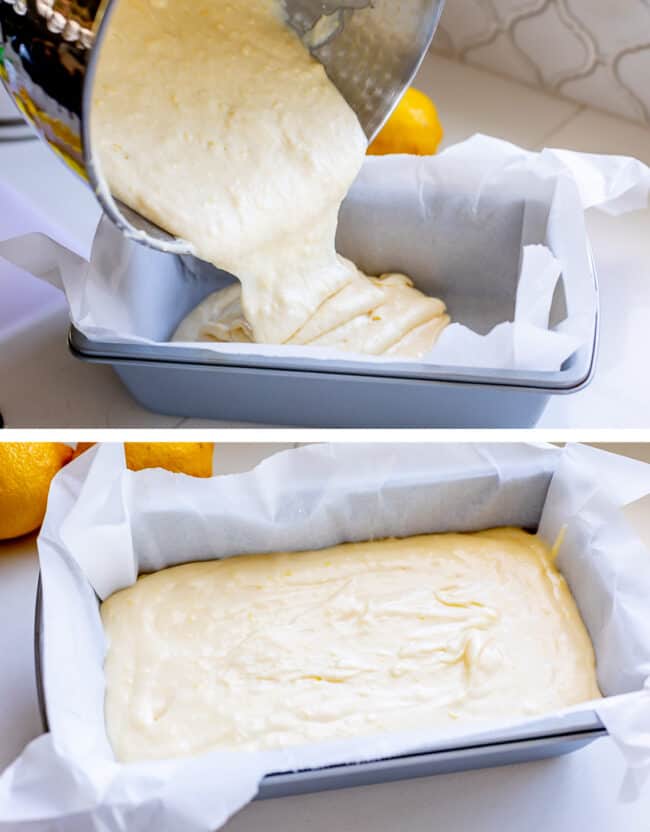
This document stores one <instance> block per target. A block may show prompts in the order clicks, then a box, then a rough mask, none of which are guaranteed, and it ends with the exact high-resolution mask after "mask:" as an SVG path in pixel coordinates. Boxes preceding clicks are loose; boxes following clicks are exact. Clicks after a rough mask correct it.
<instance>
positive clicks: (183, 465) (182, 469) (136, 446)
mask: <svg viewBox="0 0 650 832" xmlns="http://www.w3.org/2000/svg"><path fill="white" fill-rule="evenodd" d="M124 450H125V452H126V464H127V466H128V467H129V468H130V469H131V470H132V471H141V470H142V469H143V468H166V469H167V470H168V471H174V472H175V473H178V474H190V476H192V477H211V476H212V453H213V450H214V443H212V442H125V443H124Z"/></svg>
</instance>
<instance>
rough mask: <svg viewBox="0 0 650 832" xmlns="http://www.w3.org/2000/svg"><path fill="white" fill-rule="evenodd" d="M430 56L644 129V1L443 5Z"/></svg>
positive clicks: (649, 31)
mask: <svg viewBox="0 0 650 832" xmlns="http://www.w3.org/2000/svg"><path fill="white" fill-rule="evenodd" d="M434 49H435V50H436V51H438V52H440V53H441V54H444V55H447V56H449V57H454V58H457V59H458V60H461V61H464V62H466V63H468V64H473V65H475V66H480V67H485V68H487V69H491V70H493V71H495V72H499V73H501V74H504V75H508V76H510V77H513V78H515V79H517V80H518V81H523V82H524V83H527V84H532V85H535V86H538V87H541V88H543V89H546V90H548V91H549V92H552V93H555V94H557V95H561V96H565V97H567V98H570V99H573V100H575V101H578V102H580V103H581V104H586V105H589V106H592V107H597V108H600V109H604V110H609V111H610V112H612V113H615V114H617V115H622V116H625V117H627V118H630V119H633V120H635V121H639V122H641V123H645V124H647V125H650V83H649V82H648V79H649V78H650V0H447V6H446V9H445V12H444V15H443V18H442V23H441V25H440V29H439V31H438V34H437V35H436V39H435V41H434Z"/></svg>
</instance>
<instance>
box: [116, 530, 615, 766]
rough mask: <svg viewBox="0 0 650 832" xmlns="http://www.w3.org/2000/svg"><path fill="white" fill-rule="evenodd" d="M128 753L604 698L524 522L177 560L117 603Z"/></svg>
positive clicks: (121, 719) (295, 739)
mask: <svg viewBox="0 0 650 832" xmlns="http://www.w3.org/2000/svg"><path fill="white" fill-rule="evenodd" d="M102 619H103V623H104V627H105V631H106V635H107V640H108V644H109V648H108V653H107V658H106V666H105V671H106V684H107V688H106V722H107V729H108V734H109V738H110V741H111V744H112V746H113V749H114V751H115V754H116V756H117V757H118V759H120V760H124V761H134V760H143V759H158V758H165V757H175V756H184V755H193V754H199V753H202V752H207V751H209V750H213V749H217V748H234V749H261V748H278V747H288V746H292V745H298V744H303V743H312V742H318V741H322V740H329V739H337V738H344V737H351V736H361V735H364V734H365V735H367V734H371V733H383V732H388V731H399V730H408V729H425V728H430V727H435V726H437V725H448V724H450V723H454V722H459V721H464V722H469V721H472V720H486V719H500V718H504V719H513V718H516V717H527V716H531V715H536V714H544V713H546V712H550V711H553V710H555V709H558V708H562V707H565V706H569V705H573V704H575V703H578V702H583V701H587V700H590V699H593V698H597V697H599V696H600V692H599V690H598V686H597V682H596V675H595V662H594V653H593V649H592V646H591V643H590V640H589V637H588V635H587V632H586V629H585V627H584V625H583V623H582V620H581V618H580V615H579V613H578V610H577V608H576V605H575V603H574V601H573V598H572V596H571V594H570V592H569V589H568V587H567V585H566V582H565V581H564V579H563V578H562V576H561V575H560V574H559V572H558V571H557V570H556V569H555V567H554V565H553V563H552V558H551V555H550V553H549V551H548V550H547V549H546V547H545V546H544V545H543V544H542V543H541V542H540V541H539V540H538V539H537V538H536V537H534V536H532V535H529V534H527V533H525V532H523V531H520V530H517V529H497V530H492V531H486V532H480V533H477V534H441V535H427V536H421V537H413V538H406V539H403V540H384V541H379V542H373V543H360V544H347V545H342V546H336V547H333V548H331V549H325V550H321V551H314V552H302V553H290V554H272V555H253V556H241V557H234V558H230V559H227V560H222V561H208V562H204V563H193V564H187V565H184V566H179V567H174V568H171V569H166V570H163V571H161V572H158V573H156V574H153V575H149V576H146V577H142V578H140V579H139V580H138V581H137V583H136V584H134V585H133V586H132V587H130V588H129V589H126V590H123V591H121V592H118V593H116V594H115V595H113V596H112V597H111V598H109V599H108V600H107V601H106V602H105V603H104V604H103V605H102Z"/></svg>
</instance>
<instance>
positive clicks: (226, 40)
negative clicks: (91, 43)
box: [91, 0, 449, 357]
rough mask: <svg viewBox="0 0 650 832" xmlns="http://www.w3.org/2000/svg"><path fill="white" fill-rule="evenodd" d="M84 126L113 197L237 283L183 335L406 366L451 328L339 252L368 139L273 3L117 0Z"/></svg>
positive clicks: (419, 299)
mask: <svg viewBox="0 0 650 832" xmlns="http://www.w3.org/2000/svg"><path fill="white" fill-rule="evenodd" d="M91 127H92V135H93V144H94V147H95V149H96V151H97V153H98V156H99V159H100V161H101V166H102V170H103V172H104V175H105V177H106V179H107V181H108V183H109V186H110V188H111V191H112V192H113V194H114V195H115V196H116V197H117V198H118V199H120V200H122V201H123V202H125V203H126V204H128V205H130V206H131V207H132V208H134V209H136V210H137V211H139V212H140V213H141V214H143V215H144V216H146V217H147V218H149V219H150V220H152V221H153V222H155V223H157V224H158V225H160V226H162V227H163V228H165V229H167V230H168V231H170V232H172V233H173V234H176V235H179V236H181V237H183V238H185V239H186V240H189V241H190V242H191V243H192V244H193V246H194V248H195V251H196V253H197V255H198V256H199V257H201V258H202V259H204V260H207V261H209V262H211V263H214V264H215V265H217V266H219V267H220V268H222V269H225V270H227V271H229V272H231V273H232V274H234V275H236V276H237V277H238V278H239V280H240V282H241V290H240V289H239V287H238V288H237V297H236V298H235V299H234V300H235V307H234V308H233V309H230V310H229V311H227V313H226V314H225V315H223V314H221V313H223V312H224V309H223V307H224V298H223V297H222V296H221V294H219V295H216V296H212V298H210V299H209V300H208V302H207V303H204V304H203V305H202V307H201V309H200V311H197V312H196V314H193V315H192V316H190V319H189V320H188V321H186V322H185V323H184V324H183V325H182V327H181V330H182V337H183V338H184V339H186V340H226V341H229V340H252V341H257V342H260V343H274V344H282V343H293V344H307V343H311V344H327V345H330V346H332V345H334V346H337V347H339V348H340V349H344V350H354V351H357V352H365V351H367V352H372V353H374V354H379V353H384V352H389V351H391V350H393V352H396V353H398V354H400V355H406V356H412V357H415V356H418V355H421V354H422V353H424V352H427V351H428V350H429V349H431V347H432V346H433V345H434V344H435V341H436V340H437V338H438V335H439V333H440V331H441V330H442V329H443V328H444V326H446V324H447V323H448V321H449V319H448V318H447V316H446V313H445V307H444V305H443V304H442V303H441V302H440V301H438V300H435V299H432V298H427V297H426V296H425V295H423V294H422V293H421V292H419V291H417V290H415V289H413V288H412V286H411V285H410V282H408V278H405V277H404V276H399V278H398V279H397V280H395V279H394V276H391V278H390V279H387V280H371V279H369V278H368V277H366V276H365V275H363V274H362V273H361V272H360V271H359V270H358V269H357V267H356V266H355V265H354V264H353V263H351V262H350V261H349V260H346V259H344V258H343V257H340V256H339V255H338V254H337V253H336V249H335V234H336V227H337V222H338V212H339V208H340V205H341V203H342V201H343V199H344V197H345V195H346V194H347V192H348V190H349V188H350V186H351V184H352V182H353V181H354V179H355V177H356V175H357V173H358V172H359V170H360V168H361V164H362V162H363V159H364V156H365V151H366V146H367V141H366V137H365V135H364V133H363V130H362V129H361V126H360V124H359V121H358V119H357V117H356V115H355V114H354V112H353V111H352V109H351V108H350V107H349V106H348V104H347V103H346V101H345V100H344V99H343V97H342V96H341V94H340V93H339V92H338V90H337V89H336V87H335V86H334V85H333V84H332V83H331V82H330V80H329V79H328V78H327V75H326V74H325V70H324V69H323V67H322V66H321V65H320V64H319V63H318V62H317V61H316V60H315V59H314V58H312V57H311V56H310V54H309V52H308V51H307V49H306V48H305V47H304V46H303V44H302V43H301V42H300V40H299V39H298V37H297V36H296V34H295V33H294V32H293V31H292V30H291V29H290V28H289V27H288V26H287V25H286V24H285V22H284V20H283V17H282V9H281V5H280V2H279V0H227V2H226V0H222V1H221V2H214V0H173V2H168V0H122V2H120V3H119V5H118V7H117V9H116V10H115V12H114V14H113V16H112V18H111V21H110V26H109V29H108V33H107V36H106V39H105V42H104V45H103V48H102V52H101V59H100V61H99V66H98V71H97V79H96V84H95V91H94V98H93V120H92V125H91ZM226 291H227V292H229V290H226ZM240 291H241V297H239V292H240ZM226 297H227V304H226V305H228V303H230V302H231V301H232V300H233V296H232V292H229V293H228V294H227V295H226ZM233 313H234V314H233ZM415 329H418V333H416V334H415V335H413V334H412V332H413V330H415ZM178 337H179V333H177V338H178Z"/></svg>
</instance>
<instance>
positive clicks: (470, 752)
mask: <svg viewBox="0 0 650 832" xmlns="http://www.w3.org/2000/svg"><path fill="white" fill-rule="evenodd" d="M97 603H98V604H99V599H97ZM41 610H42V588H41V580H40V577H39V581H38V588H37V592H36V607H35V616H34V659H35V662H34V664H35V668H36V689H37V693H38V703H39V710H40V714H41V720H42V722H43V729H44V730H45V731H47V730H49V727H48V726H49V723H48V716H47V692H46V691H45V687H44V684H43V672H42V656H43V649H42V641H43V624H42V615H41ZM606 735H607V730H606V729H605V727H604V726H603V724H602V723H601V721H600V719H599V718H598V716H597V714H596V713H595V712H591V713H590V714H576V715H575V716H573V717H572V720H571V723H570V724H567V722H566V721H565V722H564V723H563V726H562V728H561V729H557V730H549V729H545V730H544V729H542V730H535V729H531V728H527V729H525V730H520V731H514V732H513V731H509V732H507V733H504V736H503V738H502V739H500V740H498V741H491V742H481V743H474V744H463V742H462V739H460V740H459V742H458V745H457V746H453V747H451V748H447V749H445V750H436V751H423V752H419V753H417V754H405V755H400V756H397V757H390V758H386V759H382V760H373V761H370V762H364V763H354V764H342V765H333V766H327V767H324V768H318V769H309V770H305V771H288V772H278V773H277V774H270V775H267V776H266V777H265V778H264V779H263V781H262V782H261V784H260V788H259V791H258V794H257V798H258V799H266V798H276V797H287V796H290V795H296V794H307V793H310V792H319V791H327V790H332V789H344V788H351V787H353V786H368V785H372V784H377V783H387V782H393V781H396V780H410V779H412V778H415V777H429V776H431V775H433V774H450V773H452V772H458V771H470V770H472V769H478V768H487V767H491V766H503V765H511V764H513V763H526V762H532V761H533V760H543V759H547V758H548V757H557V756H560V755H563V754H568V753H570V752H572V751H577V750H578V749H580V748H583V747H584V746H585V745H588V744H589V743H591V742H593V741H594V740H597V739H599V738H600V737H604V736H606Z"/></svg>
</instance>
